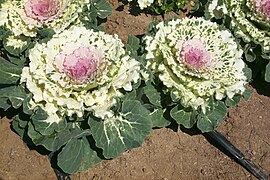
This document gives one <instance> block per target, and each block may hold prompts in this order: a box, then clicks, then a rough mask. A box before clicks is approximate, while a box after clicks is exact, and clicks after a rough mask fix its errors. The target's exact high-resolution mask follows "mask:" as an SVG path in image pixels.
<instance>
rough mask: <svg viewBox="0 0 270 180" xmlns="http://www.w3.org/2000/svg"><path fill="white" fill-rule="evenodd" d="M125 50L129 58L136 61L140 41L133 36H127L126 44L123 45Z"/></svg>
mask: <svg viewBox="0 0 270 180" xmlns="http://www.w3.org/2000/svg"><path fill="white" fill-rule="evenodd" d="M125 48H126V50H127V51H129V52H130V53H131V56H132V57H134V58H135V59H138V57H137V55H138V53H137V51H138V49H139V48H140V40H139V39H138V38H137V37H135V36H133V35H128V41H127V44H126V45H125Z"/></svg>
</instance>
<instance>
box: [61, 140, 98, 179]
mask: <svg viewBox="0 0 270 180" xmlns="http://www.w3.org/2000/svg"><path fill="white" fill-rule="evenodd" d="M100 161H101V159H100V158H99V157H98V156H97V154H96V152H95V151H94V150H93V149H91V148H90V144H89V143H88V141H87V139H86V137H83V138H80V139H76V138H73V139H71V140H70V141H69V142H68V143H67V144H66V146H65V147H64V148H63V150H62V151H61V152H60V153H59V155H58V157H57V164H58V166H59V167H60V168H61V169H62V170H63V171H64V172H66V173H69V174H74V173H76V172H79V171H84V170H86V169H89V168H90V167H92V166H94V165H96V164H97V163H99V162H100Z"/></svg>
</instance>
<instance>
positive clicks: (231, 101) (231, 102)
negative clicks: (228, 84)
mask: <svg viewBox="0 0 270 180" xmlns="http://www.w3.org/2000/svg"><path fill="white" fill-rule="evenodd" d="M240 99H241V95H238V94H237V95H235V96H234V97H233V98H232V99H230V98H228V97H227V98H226V100H225V104H226V106H228V107H232V106H235V105H236V104H238V103H239V102H240Z"/></svg>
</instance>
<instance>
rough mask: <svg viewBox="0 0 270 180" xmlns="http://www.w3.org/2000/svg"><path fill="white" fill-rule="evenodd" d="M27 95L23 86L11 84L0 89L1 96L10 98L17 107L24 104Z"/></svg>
mask: <svg viewBox="0 0 270 180" xmlns="http://www.w3.org/2000/svg"><path fill="white" fill-rule="evenodd" d="M26 97H27V94H26V92H25V90H24V88H23V87H21V86H10V87H6V88H2V89H0V98H8V99H9V101H10V103H11V105H12V106H13V107H14V108H15V109H18V108H19V107H20V106H21V105H22V103H23V101H24V99H25V98H26Z"/></svg>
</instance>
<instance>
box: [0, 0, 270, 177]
mask: <svg viewBox="0 0 270 180" xmlns="http://www.w3.org/2000/svg"><path fill="white" fill-rule="evenodd" d="M111 3H112V5H113V7H114V12H113V15H112V16H110V17H109V18H108V19H107V22H106V25H105V27H106V31H107V32H108V33H110V34H114V33H116V34H118V35H119V37H120V38H121V39H122V40H123V41H124V42H126V40H127V35H128V34H133V35H141V34H143V33H144V32H145V28H146V26H147V25H148V23H149V22H151V21H152V20H153V19H154V18H161V17H156V16H152V15H147V14H139V15H131V14H130V12H129V10H128V7H127V6H124V7H123V6H122V3H118V2H117V1H116V0H111ZM250 88H251V89H252V90H253V94H252V96H251V98H250V100H249V101H246V102H245V101H241V103H240V104H238V105H237V106H236V107H233V108H231V110H230V111H229V113H228V116H227V117H226V119H225V120H224V122H223V123H222V125H221V126H220V127H219V128H218V131H219V132H221V133H222V134H224V135H225V136H226V137H227V138H228V139H229V140H230V141H231V142H232V143H233V144H234V145H235V146H236V147H238V148H239V149H240V150H241V151H242V152H243V153H244V154H245V156H246V157H247V158H249V159H251V160H252V161H253V162H254V163H255V164H257V165H258V166H260V167H261V168H262V169H263V170H264V171H265V172H267V173H270V84H266V83H261V82H257V83H253V84H252V87H250ZM10 122H11V121H10V120H8V119H7V118H5V117H4V118H3V119H2V120H0V180H9V179H11V180H13V179H19V180H31V179H33V180H39V179H41V180H42V179H44V180H45V179H46V180H47V179H56V176H55V174H54V172H53V170H52V168H51V166H50V163H49V160H48V158H47V157H46V156H42V155H40V154H39V153H38V152H36V151H35V150H30V149H29V147H28V146H27V145H25V144H24V143H23V141H22V140H21V139H20V137H19V136H17V135H16V134H15V133H14V132H13V131H12V130H11V129H10ZM71 179H74V180H77V179H78V180H79V179H82V180H89V179H95V180H97V179H102V180H103V179H115V180H126V179H128V180H129V179H138V180H139V179H140V180H141V179H145V180H148V179H149V180H150V179H155V180H161V179H162V180H165V179H166V180H174V179H207V180H208V179H238V180H242V179H243V180H246V179H256V178H255V177H253V176H252V175H251V174H250V173H249V172H247V171H246V170H245V169H244V168H242V167H241V166H240V165H239V164H237V163H236V162H235V161H234V160H232V159H231V158H229V157H228V156H227V155H225V154H224V153H223V152H222V151H220V150H219V149H218V148H216V147H215V146H214V145H212V144H210V143H209V142H208V141H207V140H206V138H205V137H204V136H203V135H201V134H196V133H193V132H192V131H189V132H187V131H185V130H183V129H182V128H179V129H174V128H162V129H155V130H153V132H152V133H151V134H150V135H149V136H148V137H147V138H146V140H145V143H144V144H143V145H142V146H141V147H139V148H136V149H132V150H129V151H127V152H125V153H123V154H122V155H121V156H119V157H118V158H116V159H114V160H107V161H103V162H102V163H100V164H99V165H97V166H95V167H94V168H92V169H90V170H88V171H86V172H85V173H81V174H75V175H72V176H71Z"/></svg>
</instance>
